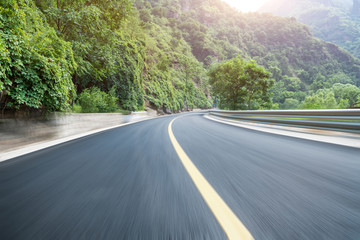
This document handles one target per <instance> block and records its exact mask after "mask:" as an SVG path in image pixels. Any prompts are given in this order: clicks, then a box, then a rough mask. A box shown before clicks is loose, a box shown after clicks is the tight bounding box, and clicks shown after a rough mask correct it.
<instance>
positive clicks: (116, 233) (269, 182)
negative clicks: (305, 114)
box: [0, 114, 360, 240]
mask: <svg viewBox="0 0 360 240" xmlns="http://www.w3.org/2000/svg"><path fill="white" fill-rule="evenodd" d="M178 116H179V115H177V116H170V117H163V118H157V119H153V120H148V121H144V122H139V123H135V124H132V125H127V126H124V127H120V128H116V129H113V130H109V131H105V132H102V133H98V134H95V135H91V136H88V137H84V138H81V139H77V140H73V141H71V142H67V143H63V144H60V145H57V146H54V147H50V148H47V149H44V150H41V151H38V152H34V153H31V154H28V155H24V156H21V157H17V158H14V159H11V160H8V161H5V162H2V163H0V239H166V240H169V239H196V240H197V239H227V233H226V232H225V231H224V228H223V226H222V225H221V221H219V219H217V218H216V217H215V215H214V213H213V211H212V209H211V208H210V207H209V205H208V202H207V201H206V200H204V198H203V195H202V194H201V193H200V192H199V190H198V189H197V187H196V186H195V184H194V182H193V179H192V178H190V176H189V173H188V172H187V170H186V169H185V168H184V165H183V163H182V162H181V161H180V159H179V156H178V154H177V152H176V151H175V149H174V147H173V144H172V142H171V141H170V137H169V132H168V127H169V124H170V122H171V121H172V120H173V119H174V118H176V117H178ZM181 116H182V117H180V118H177V119H176V120H175V121H174V122H173V124H172V131H173V134H174V136H175V138H176V139H177V141H178V143H179V145H180V146H181V147H182V149H183V150H184V151H185V153H186V154H187V156H188V157H189V159H191V161H192V162H193V163H194V165H195V166H196V168H197V169H198V170H199V171H200V172H201V173H202V175H203V177H205V179H206V180H207V181H208V183H209V184H210V185H211V186H212V187H213V188H214V190H215V191H216V192H217V194H218V195H219V196H220V197H221V198H222V199H223V200H224V202H225V203H226V204H227V206H228V207H229V208H230V209H231V210H232V211H233V213H234V214H235V215H236V217H237V218H238V219H239V220H240V221H241V222H242V223H243V224H244V226H246V228H247V229H248V231H249V232H250V233H251V234H252V236H253V237H254V238H255V239H257V240H259V239H276V240H277V239H284V240H285V239H286V240H287V239H316V240H321V239H326V240H327V239H330V240H331V239H334V240H339V239H352V240H359V239H360V150H359V149H356V148H350V147H342V146H338V145H332V144H327V143H320V142H314V141H309V140H302V139H297V138H291V137H285V136H279V135H273V134H268V133H263V132H257V131H253V130H248V129H243V128H239V127H234V126H229V125H225V124H221V123H218V122H213V121H211V120H209V119H206V118H204V117H203V115H202V114H183V115H181Z"/></svg>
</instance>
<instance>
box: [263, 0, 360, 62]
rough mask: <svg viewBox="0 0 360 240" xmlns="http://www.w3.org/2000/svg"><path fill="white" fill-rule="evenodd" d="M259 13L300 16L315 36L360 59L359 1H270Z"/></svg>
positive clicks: (300, 19) (301, 20)
mask: <svg viewBox="0 0 360 240" xmlns="http://www.w3.org/2000/svg"><path fill="white" fill-rule="evenodd" d="M259 12H271V13H273V14H276V15H279V16H285V17H296V19H298V20H299V21H300V22H302V23H304V24H306V25H308V26H309V27H310V28H311V30H312V32H313V33H314V35H315V37H318V38H320V39H322V40H324V41H327V42H332V43H335V44H337V45H339V46H341V47H342V48H344V49H346V50H347V51H349V52H350V53H351V54H353V55H354V56H356V57H360V47H359V45H360V44H359V43H360V21H359V16H360V5H359V4H358V2H357V1H356V0H355V1H352V0H346V1H335V0H333V1H329V0H327V1H324V0H305V1H304V0H287V1H283V0H270V1H268V2H267V3H266V4H265V5H264V6H263V7H261V8H260V9H259Z"/></svg>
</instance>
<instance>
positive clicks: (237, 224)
mask: <svg viewBox="0 0 360 240" xmlns="http://www.w3.org/2000/svg"><path fill="white" fill-rule="evenodd" d="M178 118H179V117H177V118H174V119H173V120H172V121H171V122H170V124H169V127H168V132H169V136H170V140H171V143H172V145H173V146H174V148H175V150H176V153H177V154H178V156H179V158H180V160H181V162H182V164H183V165H184V167H185V169H186V171H187V172H188V174H189V175H190V177H191V179H192V180H193V182H194V183H195V185H196V187H197V189H198V190H199V192H200V194H201V195H202V197H203V198H204V200H205V202H206V203H207V205H208V206H209V208H210V210H211V211H212V212H213V214H214V215H215V217H216V219H217V221H218V222H219V224H220V225H221V227H222V229H223V230H224V232H225V234H226V235H227V237H228V238H229V239H230V240H253V239H254V238H253V236H251V234H250V232H249V231H248V230H247V228H246V227H245V226H244V224H243V223H242V222H241V221H240V220H239V219H238V218H237V217H236V215H235V214H234V213H233V211H232V210H231V209H230V208H229V206H228V205H227V204H226V203H225V202H224V200H223V199H222V198H221V197H220V196H219V194H217V192H216V191H215V189H214V188H213V187H212V186H211V185H210V184H209V183H208V181H207V180H206V179H205V177H204V176H203V175H202V174H201V172H200V171H199V170H198V169H197V168H196V166H195V165H194V163H193V162H192V161H191V160H190V158H189V157H188V156H187V155H186V153H185V152H184V150H183V149H182V148H181V146H180V144H179V143H178V141H177V140H176V138H175V136H174V133H173V131H172V124H173V122H174V121H175V120H176V119H178Z"/></svg>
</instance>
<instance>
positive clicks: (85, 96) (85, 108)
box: [74, 87, 119, 113]
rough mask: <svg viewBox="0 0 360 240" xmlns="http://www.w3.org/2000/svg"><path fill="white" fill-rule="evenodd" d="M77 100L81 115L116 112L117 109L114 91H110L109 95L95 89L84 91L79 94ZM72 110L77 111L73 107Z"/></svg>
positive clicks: (77, 109) (76, 108)
mask: <svg viewBox="0 0 360 240" xmlns="http://www.w3.org/2000/svg"><path fill="white" fill-rule="evenodd" d="M78 100H79V104H80V106H81V112H83V113H97V112H99V113H105V112H116V111H117V110H118V109H119V107H118V106H117V104H116V100H117V98H116V95H115V89H112V90H111V91H110V93H109V94H107V93H105V92H103V91H100V89H98V88H96V87H92V88H90V89H85V90H84V91H83V92H82V93H80V95H79V97H78ZM74 110H75V111H79V108H78V107H75V108H74Z"/></svg>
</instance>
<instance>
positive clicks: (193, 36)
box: [0, 0, 360, 112]
mask: <svg viewBox="0 0 360 240" xmlns="http://www.w3.org/2000/svg"><path fill="white" fill-rule="evenodd" d="M321 2H322V3H321V4H323V5H324V6H325V4H327V5H326V6H331V7H333V6H338V5H339V2H334V1H331V2H330V1H321ZM60 3H61V4H60ZM289 4H290V3H289ZM0 14H1V18H0V33H1V34H0V107H1V109H3V111H4V110H6V109H8V110H14V109H15V110H16V109H28V108H31V109H47V110H48V111H59V110H62V111H67V110H68V109H69V108H70V109H71V108H73V107H74V106H75V105H76V104H80V105H81V104H82V103H81V102H82V101H81V99H89V98H90V99H93V100H94V101H93V102H94V104H96V105H97V106H96V107H94V108H92V106H86V108H87V109H105V110H106V109H113V106H114V103H113V102H112V103H111V104H109V105H108V107H103V105H106V104H107V103H106V102H109V101H110V100H111V101H113V99H116V100H117V103H118V105H119V106H120V107H121V108H122V109H126V110H142V109H144V108H145V107H150V108H154V109H157V110H159V111H163V112H176V111H181V110H185V109H188V108H199V107H209V106H211V86H210V85H209V81H208V79H209V77H208V70H209V69H211V68H212V67H213V66H214V65H216V64H217V63H219V62H222V61H226V60H229V59H232V58H235V57H237V56H240V57H243V58H245V59H248V60H249V59H253V60H255V61H256V62H257V64H259V65H261V66H263V67H265V68H266V69H268V70H269V71H270V72H271V73H272V78H274V79H275V81H276V83H275V86H274V88H273V89H272V90H271V91H272V92H273V97H272V100H273V102H274V107H276V104H278V105H279V106H280V108H288V107H289V102H291V103H301V102H304V101H305V100H306V99H307V98H308V97H309V96H311V95H313V94H315V93H316V92H317V91H319V90H321V89H323V88H328V89H330V88H333V87H334V86H335V85H336V84H337V85H336V86H337V88H336V89H340V87H341V88H342V87H343V86H345V85H346V86H348V85H349V86H348V87H355V88H357V87H358V86H359V85H360V60H359V59H357V58H355V57H353V56H352V55H351V54H349V53H348V52H346V51H345V50H343V49H342V48H340V47H338V46H337V45H335V44H333V43H327V42H324V41H321V40H319V39H317V38H315V37H314V36H313V35H312V32H311V30H310V29H309V27H307V26H306V25H304V24H302V23H299V22H298V21H297V20H296V19H295V18H293V17H290V18H289V17H287V18H286V17H285V18H284V17H279V16H274V15H273V14H260V13H247V14H245V13H240V12H238V11H236V10H235V9H233V8H231V7H230V6H229V5H227V4H226V3H224V2H222V1H220V0H134V1H132V0H108V1H87V2H84V1H80V0H74V1H70V2H69V1H55V0H41V1H40V0H35V1H32V0H9V1H6V3H4V4H3V3H2V5H1V8H0ZM339 84H340V85H339ZM89 89H91V90H89ZM91 94H94V97H91V96H92V95H91ZM106 94H109V95H111V96H110V97H107V96H106ZM95 96H98V97H95ZM329 96H330V97H332V98H334V97H335V98H337V96H338V95H336V94H334V95H333V96H332V95H329ZM341 96H343V95H341ZM353 98H354V97H353ZM355 98H356V97H355ZM336 100H337V102H338V103H340V100H344V101H342V102H341V103H342V105H341V106H342V107H349V106H350V102H352V103H353V102H355V100H354V99H353V100H352V101H348V102H346V101H345V100H346V99H343V97H341V99H340V97H339V99H336ZM334 101H335V99H334ZM347 103H349V104H347ZM291 106H292V107H298V106H294V104H292V105H291ZM304 106H305V105H304ZM306 106H308V105H306ZM309 106H310V105H309ZM314 106H315V105H314ZM339 106H340V105H339ZM84 107H85V106H84Z"/></svg>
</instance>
